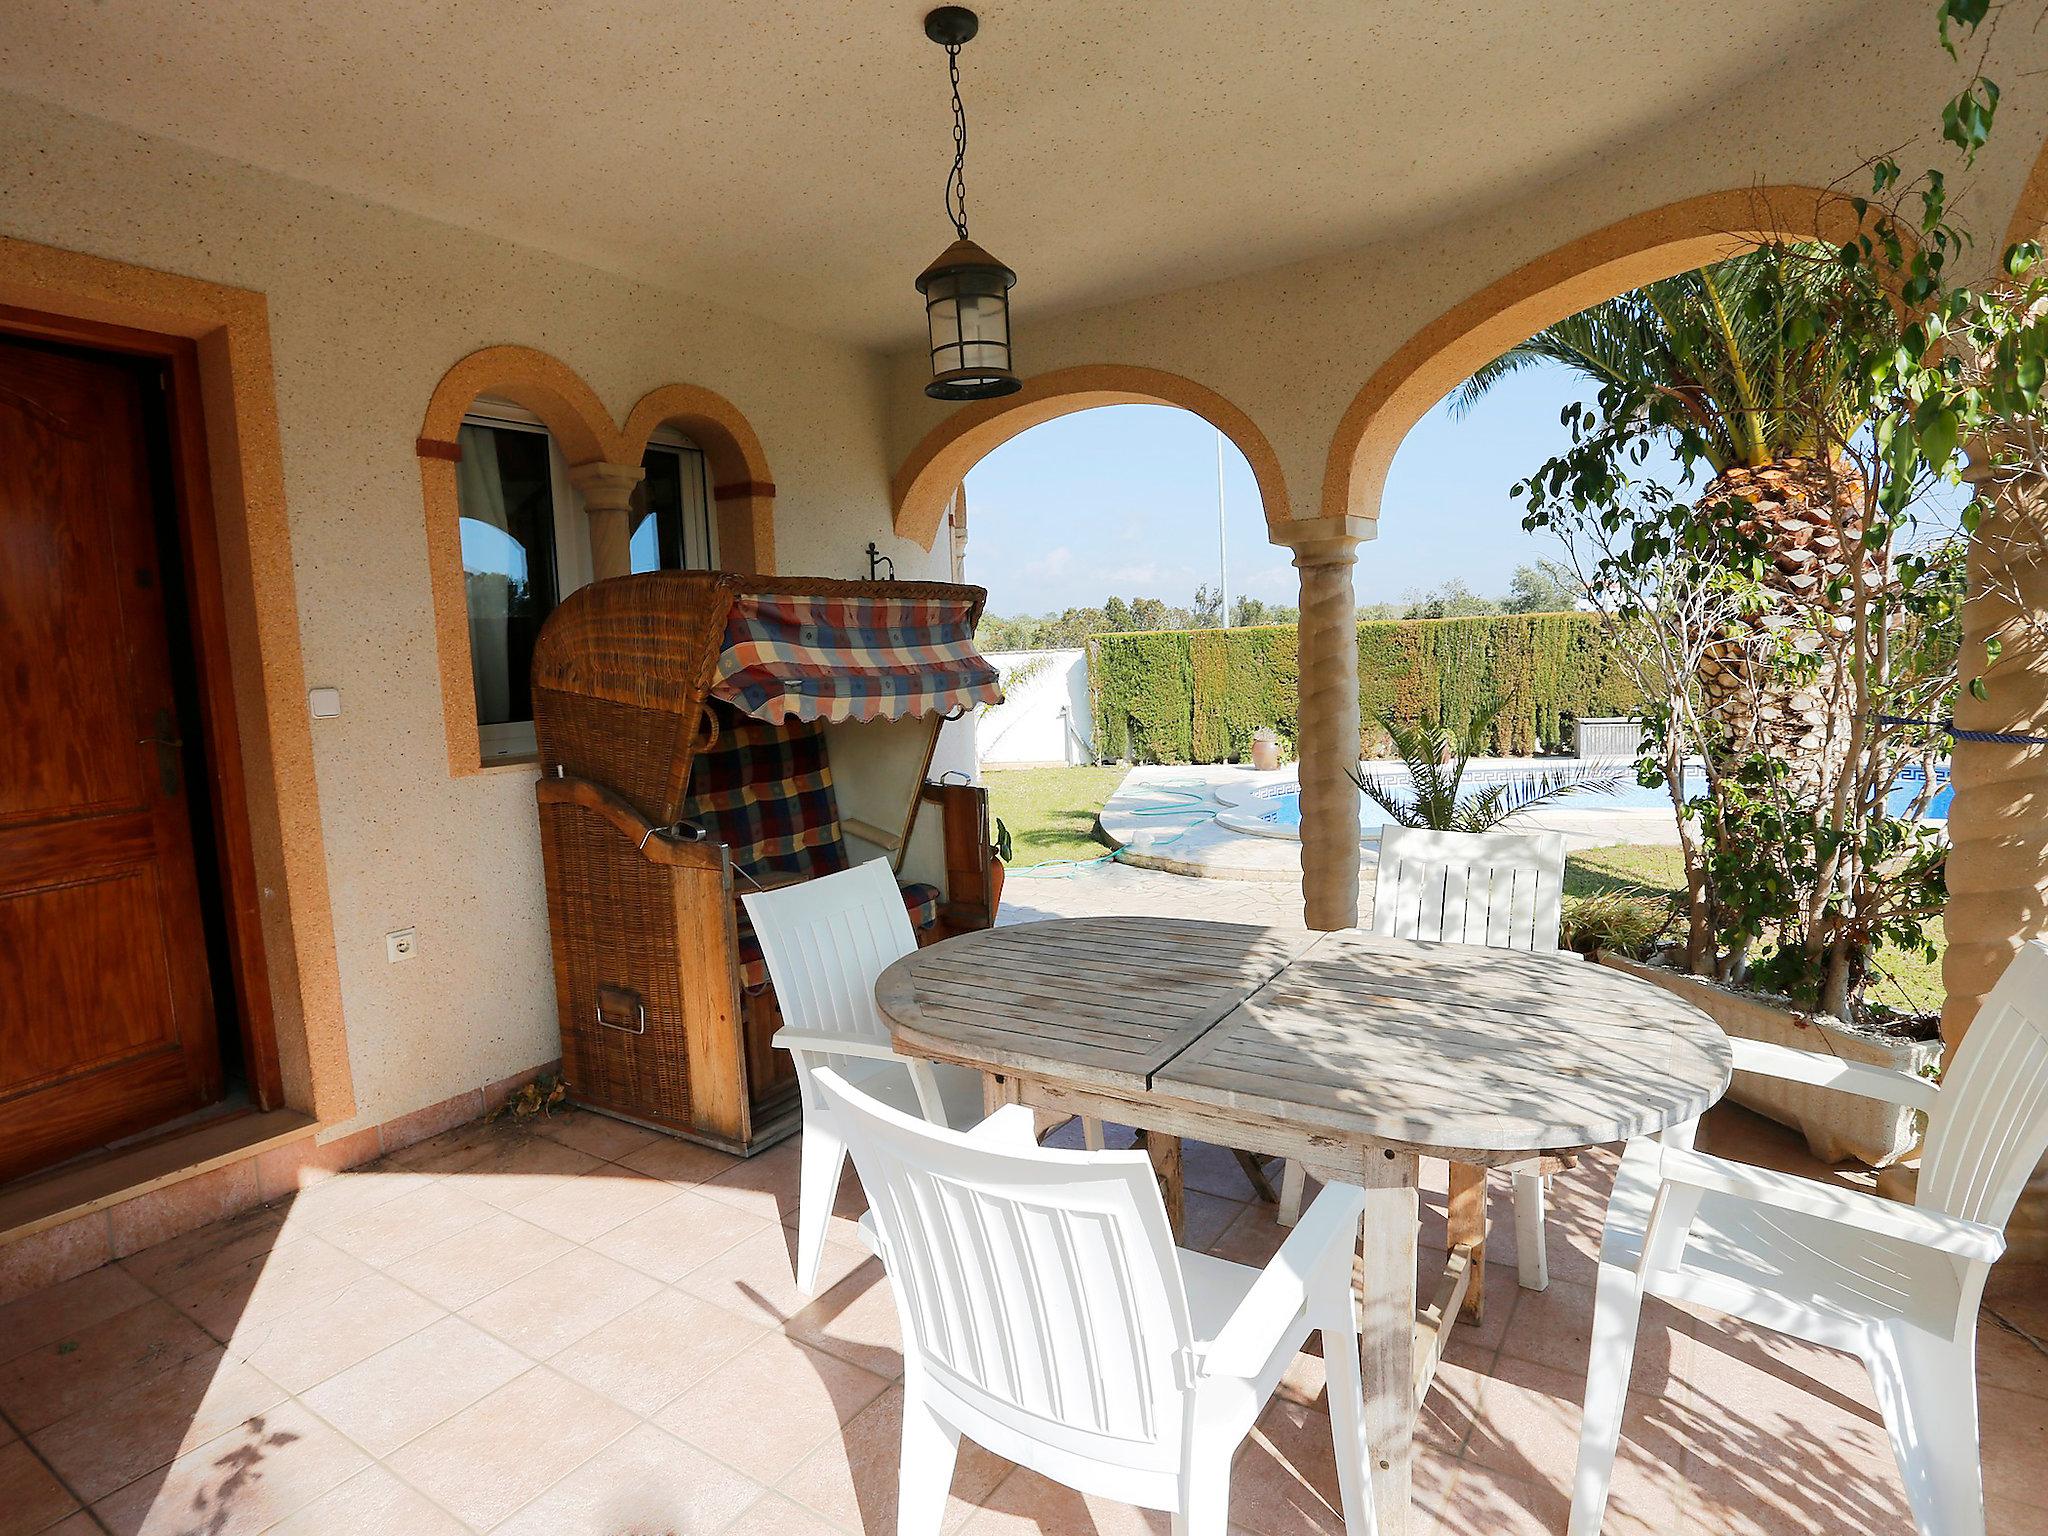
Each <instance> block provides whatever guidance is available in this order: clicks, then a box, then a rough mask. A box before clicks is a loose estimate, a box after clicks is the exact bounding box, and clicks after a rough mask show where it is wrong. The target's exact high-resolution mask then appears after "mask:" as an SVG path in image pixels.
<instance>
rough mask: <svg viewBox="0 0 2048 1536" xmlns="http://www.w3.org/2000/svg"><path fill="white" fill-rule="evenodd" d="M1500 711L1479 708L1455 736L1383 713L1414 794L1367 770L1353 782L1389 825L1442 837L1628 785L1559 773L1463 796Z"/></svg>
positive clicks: (1589, 774) (1592, 774) (1613, 776)
mask: <svg viewBox="0 0 2048 1536" xmlns="http://www.w3.org/2000/svg"><path fill="white" fill-rule="evenodd" d="M1498 713H1500V706H1499V704H1497V703H1496V704H1492V705H1489V706H1484V707H1482V708H1480V709H1479V710H1477V711H1475V712H1474V714H1473V716H1472V718H1471V719H1470V720H1469V721H1468V722H1466V725H1465V729H1464V730H1463V731H1462V732H1460V733H1459V734H1458V736H1457V737H1456V738H1453V737H1452V735H1451V733H1450V731H1449V730H1447V729H1446V728H1445V727H1444V726H1442V725H1439V724H1437V723H1435V722H1433V721H1428V720H1425V721H1422V722H1421V723H1419V724H1416V725H1404V724H1403V723H1402V722H1401V721H1399V720H1396V719H1395V718H1394V717H1393V715H1392V714H1391V713H1389V712H1384V711H1383V712H1382V713H1381V714H1380V717H1379V722H1380V727H1381V729H1383V730H1384V731H1385V732H1386V733H1387V736H1388V738H1389V739H1390V740H1391V741H1392V742H1393V743H1394V752H1395V754H1396V755H1397V756H1398V757H1399V758H1400V759H1401V766H1402V768H1403V769H1405V770H1406V771H1407V774H1408V783H1409V786H1410V789H1411V791H1412V793H1410V794H1409V795H1407V796H1406V797H1403V796H1402V795H1400V794H1399V793H1398V792H1396V791H1395V790H1393V789H1392V788H1390V787H1389V786H1387V785H1386V784H1384V783H1383V782H1382V781H1381V780H1380V779H1379V778H1378V777H1377V776H1375V775H1372V774H1368V773H1366V772H1364V771H1363V770H1361V769H1357V768H1354V769H1352V770H1351V777H1352V779H1353V780H1354V781H1355V782H1356V783H1357V785H1358V787H1359V789H1361V790H1362V791H1364V793H1365V795H1366V797H1367V798H1368V799H1370V800H1371V801H1372V802H1373V803H1374V804H1375V805H1377V806H1378V807H1379V808H1380V809H1381V810H1383V811H1385V812H1386V813H1387V817H1388V819H1389V820H1391V821H1394V822H1397V823H1398V824H1399V825H1401V826H1404V827H1428V828H1430V829H1431V830H1433V831H1437V832H1486V831H1490V830H1492V829H1493V828H1494V827H1497V826H1499V825H1500V824H1501V823H1502V822H1505V821H1507V820H1509V819H1510V818H1511V817H1515V816H1520V815H1522V814H1523V813H1525V812H1528V811H1533V810H1535V809H1536V808H1537V807H1539V806H1544V805H1550V804H1553V803H1555V802H1556V801H1559V800H1562V799H1564V798H1565V797H1566V796H1567V795H1577V794H1598V793H1604V792H1606V791H1608V790H1611V789H1614V788H1616V787H1617V786H1618V785H1619V784H1620V783H1621V779H1622V775H1621V770H1620V769H1618V768H1586V767H1581V768H1560V769H1551V770H1548V771H1544V772H1539V773H1525V774H1521V775H1518V776H1517V777H1515V778H1512V779H1502V780H1497V781H1495V782H1493V783H1490V784H1488V785H1486V786H1485V787H1484V788H1482V789H1476V790H1474V791H1473V792H1472V793H1471V794H1469V795H1467V794H1463V793H1461V791H1462V786H1463V784H1464V780H1465V769H1466V766H1467V765H1468V764H1470V763H1471V761H1472V759H1473V758H1474V757H1477V756H1478V755H1479V747H1480V744H1481V743H1482V742H1483V741H1484V740H1485V739H1486V732H1487V731H1488V729H1489V728H1490V727H1491V726H1492V725H1493V717H1494V716H1495V715H1497V714H1498Z"/></svg>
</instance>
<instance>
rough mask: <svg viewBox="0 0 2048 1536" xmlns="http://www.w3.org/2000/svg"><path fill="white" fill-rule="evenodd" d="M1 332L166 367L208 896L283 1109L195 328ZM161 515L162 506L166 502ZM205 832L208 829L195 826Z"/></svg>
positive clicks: (47, 326) (92, 326)
mask: <svg viewBox="0 0 2048 1536" xmlns="http://www.w3.org/2000/svg"><path fill="white" fill-rule="evenodd" d="M0 337H7V338H19V339H22V340H27V341H53V342H61V343H63V344H65V345H67V346H77V347H82V348H89V349H90V350H91V351H93V352H95V353H98V354H100V355H102V356H111V357H116V358H124V357H125V358H135V359H139V360H142V361H145V362H154V363H158V364H161V365H162V367H163V374H162V377H163V380H164V400H163V410H164V424H165V429H166V430H165V434H164V449H165V451H166V452H167V453H168V455H169V462H168V463H167V464H165V465H163V466H161V468H162V469H163V470H165V471H167V472H168V473H167V474H166V475H165V481H166V483H167V484H168V485H169V487H170V492H171V499H172V505H171V507H170V509H169V511H170V515H171V519H172V522H173V524H174V525H175V528H176V537H177V541H178V563H179V567H180V574H181V576H182V578H183V585H184V588H185V600H186V612H187V616H188V624H187V626H186V627H187V631H188V633H187V634H186V636H185V639H186V641H187V644H188V646H189V649H190V652H191V654H190V656H189V658H187V657H178V656H175V655H174V656H173V657H172V659H171V666H172V667H173V669H174V670H175V669H176V668H177V667H178V666H179V665H180V664H181V662H184V661H188V660H189V662H190V664H191V666H192V668H193V672H194V676H195V680H196V682H197V684H198V688H197V693H198V701H199V719H198V720H197V721H195V722H193V723H194V724H195V725H197V727H198V729H199V732H200V743H201V753H202V755H203V757H204V759H205V762H206V765H207V768H208V769H209V770H210V771H209V772H208V774H207V780H208V783H207V796H208V799H209V800H210V801H211V808H210V814H209V817H208V819H209V820H210V822H211V823H212V836H213V843H214V857H215V866H216V868H217V869H218V871H219V875H220V880H219V884H220V889H219V890H217V891H213V892H208V891H205V890H202V891H201V892H200V899H201V901H202V902H204V901H207V900H214V901H218V902H219V904H220V907H221V914H220V915H221V916H222V918H223V919H224V920H225V922H226V925H227V933H228V966H229V974H228V975H227V976H216V977H215V978H214V982H215V985H216V986H220V985H222V984H225V986H226V987H227V990H228V991H229V993H230V994H231V995H232V998H233V1005H234V1010H235V1024H236V1029H237V1031H238V1032H239V1034H240V1036H241V1042H242V1060H243V1066H244V1070H245V1071H246V1073H247V1075H248V1079H249V1097H250V1098H251V1100H252V1101H253V1102H254V1104H255V1107H256V1108H258V1109H281V1108H283V1107H284V1080H283V1077H282V1074H281V1073H280V1072H279V1070H278V1060H277V1028H276V1021H275V1019H274V1017H273V1014H272V1010H271V1006H270V981H269V975H268V972H267V971H266V969H265V967H264V963H263V950H264V945H263V927H262V920H261V901H260V898H259V892H260V890H261V886H260V885H259V884H258V882H257V877H256V860H255V854H254V850H253V849H252V848H251V846H250V838H249V797H248V786H247V782H246V769H245V765H244V763H243V760H242V743H241V739H240V737H239V735H238V733H237V732H236V730H235V694H234V676H233V672H232V670H231V668H230V666H229V662H228V644H227V601H226V598H225V596H224V594H223V591H222V587H221V573H220V540H219V535H218V530H217V529H216V528H215V526H214V518H213V490H212V483H211V477H210V476H209V474H208V472H207V463H206V437H205V426H204V414H205V413H204V408H203V406H202V404H201V396H200V392H199V349H198V347H197V345H196V344H195V343H194V342H193V341H192V340H191V339H190V338H189V337H185V336H163V335H158V334H156V333H154V332H150V331H140V330H136V329H134V328H133V327H130V326H120V325H108V324H105V323H102V322H98V321H90V320H79V319H74V318H67V317H64V316H58V315H48V314H43V313H40V312H38V311H34V310H23V309H17V308H14V307H13V306H10V305H5V304H0ZM158 510H159V512H161V511H162V509H158ZM194 830H195V832H196V831H197V830H198V829H197V828H195V829H194Z"/></svg>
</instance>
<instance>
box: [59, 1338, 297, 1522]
mask: <svg viewBox="0 0 2048 1536" xmlns="http://www.w3.org/2000/svg"><path fill="white" fill-rule="evenodd" d="M284 1397H285V1392H284V1389H283V1388H282V1387H280V1386H278V1385H277V1383H275V1382H273V1381H271V1380H270V1379H269V1378H268V1377H266V1376H264V1375H263V1374H262V1373H261V1372H259V1371H253V1370H251V1369H249V1367H247V1366H245V1365H242V1364H241V1363H239V1362H238V1361H234V1360H231V1359H229V1358H228V1357H227V1356H226V1355H225V1354H224V1353H223V1352H221V1351H220V1350H212V1351H209V1352H208V1353H206V1354H204V1355H195V1356H194V1357H193V1358H192V1359H190V1360H187V1361H186V1362H185V1363H184V1364H183V1365H179V1366H176V1367H174V1368H172V1369H171V1370H168V1371H165V1372H163V1373H161V1374H160V1375H156V1376H152V1377H151V1378H150V1379H149V1380H148V1381H147V1382H145V1383H143V1384H142V1385H141V1386H140V1387H138V1388H136V1389H135V1390H134V1391H132V1392H126V1393H123V1394H122V1395H121V1396H119V1397H114V1398H108V1399H106V1400H104V1401H102V1402H99V1403H95V1404H94V1405H93V1406H92V1407H90V1408H87V1409H84V1410H83V1411H81V1412H79V1413H75V1414H73V1415H71V1417H69V1418H68V1419H59V1420H58V1421H57V1422H56V1423H55V1424H52V1425H51V1426H50V1427H49V1428H48V1429H45V1430H40V1431H38V1432H37V1433H36V1434H34V1435H33V1436H31V1437H30V1438H31V1440H32V1441H33V1442H34V1444H35V1446H36V1449H38V1450H39V1451H41V1452H42V1453H43V1455H44V1456H45V1457H47V1458H48V1460H49V1463H50V1465H51V1466H53V1467H55V1468H56V1469H57V1471H58V1473H59V1475H60V1476H62V1477H63V1479H64V1480H65V1481H66V1482H67V1483H69V1484H70V1485H71V1486H72V1487H73V1488H75V1489H77V1490H78V1493H79V1496H80V1497H81V1498H84V1499H85V1500H87V1501H88V1502H90V1501H92V1500H95V1499H99V1498H101V1497H103V1496H105V1495H107V1494H110V1493H112V1492H113V1491H114V1490H115V1489H117V1488H120V1487H122V1486H123V1485H124V1484H127V1483H130V1482H133V1481H134V1480H135V1479H136V1478H139V1477H141V1476H143V1475H144V1474H145V1473H149V1472H153V1471H155V1470H156V1469H157V1468H159V1467H162V1466H164V1465H166V1464H167V1463H169V1462H171V1461H172V1460H174V1459H176V1458H177V1457H179V1456H182V1455H184V1454H185V1453H186V1452H188V1451H191V1450H193V1449H194V1448H195V1447H198V1446H201V1445H204V1444H205V1443H206V1442H207V1441H209V1440H212V1439H214V1438H215V1437H216V1436H219V1435H222V1434H225V1433H226V1432H227V1431H228V1430H230V1429H233V1428H234V1427H235V1426H236V1425H237V1424H240V1423H241V1422H242V1421H243V1420H245V1419H248V1418H250V1417H251V1416H252V1415H255V1414H260V1413H265V1412H267V1411H269V1410H270V1409H272V1408H274V1407H276V1406H277V1404H279V1403H280V1402H282V1401H283V1400H284Z"/></svg>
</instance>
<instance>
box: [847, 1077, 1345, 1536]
mask: <svg viewBox="0 0 2048 1536" xmlns="http://www.w3.org/2000/svg"><path fill="white" fill-rule="evenodd" d="M812 1078H813V1087H814V1089H815V1091H816V1092H817V1094H818V1095H819V1097H820V1099H821V1100H822V1101H823V1102H825V1103H826V1104H828V1105H829V1106H830V1109H831V1113H832V1116H833V1118H834V1120H835V1122H836V1123H837V1124H838V1125H839V1126H840V1128H841V1129H842V1131H843V1132H844V1134H845V1136H846V1140H847V1144H848V1145H849V1146H850V1147H851V1149H852V1152H853V1161H854V1166H855V1167H857V1168H858V1169H859V1170H860V1177H861V1183H862V1184H863V1185H864V1186H865V1187H866V1189H867V1192H868V1200H869V1209H868V1214H867V1215H866V1216H865V1217H863V1218H862V1221H861V1229H862V1231H863V1232H864V1233H866V1234H867V1235H868V1237H869V1240H870V1242H871V1243H872V1244H873V1246H874V1248H875V1251H876V1252H877V1253H878V1254H880V1256H881V1259H882V1264H883V1267H884V1268H885V1269H886V1270H887V1271H888V1275H889V1281H890V1286H891V1289H892V1290H893V1291H894V1292H895V1296H896V1308H897V1312H898V1315H899V1318H900V1320H901V1324H902V1334H903V1387H904V1398H903V1449H902V1466H901V1481H900V1485H899V1487H900V1491H899V1493H898V1495H897V1509H896V1527H895V1528H896V1531H897V1532H898V1536H936V1533H937V1532H938V1530H939V1526H940V1522H941V1519H942V1518H943V1516H944V1514H945V1509H946V1494H947V1490H948V1488H949V1486H950V1484H951V1482H952V1478H953V1463H954V1458H955V1455H956V1453H957V1451H958V1448H959V1442H960V1437H961V1436H962V1435H965V1436H967V1437H968V1438H969V1439H971V1440H973V1441H975V1442H976V1443H978V1444H980V1445H984V1446H986V1447H987V1448H988V1449H989V1450H991V1451H994V1452H995V1453H996V1454H997V1455H999V1456H1004V1457H1007V1458H1008V1459H1009V1460H1011V1461H1014V1462H1017V1463H1019V1464H1020V1465H1023V1466H1027V1467H1030V1468H1032V1469H1033V1470H1035V1471H1037V1472H1039V1473H1041V1474H1043V1475H1044V1476H1046V1477H1049V1478H1052V1479H1054V1480H1056V1481H1058V1482H1061V1483H1064V1484H1066V1485H1067V1486H1068V1487H1070V1488H1076V1489H1079V1490H1081V1491H1082V1492H1084V1493H1094V1494H1100V1495H1103V1496H1105V1497H1108V1498H1112V1499H1117V1500H1119V1501H1121V1502H1124V1503H1129V1504H1137V1505H1140V1506H1143V1507H1145V1508H1149V1509H1164V1510H1169V1511H1171V1512H1172V1514H1173V1529H1174V1532H1175V1533H1176V1536H1223V1532H1224V1529H1225V1525H1226V1522H1227V1518H1228V1509H1229V1502H1230V1463H1231V1458H1232V1457H1233V1456H1234V1455H1235V1453H1236V1451H1237V1448H1238V1446H1239V1445H1240V1444H1241V1443H1242V1442H1243V1440H1244V1438H1245V1436H1246V1435H1247V1434H1248V1433H1250V1431H1251V1428H1252V1424H1253V1422H1254V1421H1255V1420H1256V1419H1257V1418H1258V1416H1259V1413H1260V1411H1261V1410H1262V1409H1263V1408H1264V1407H1265V1405H1266V1403H1267V1401H1268V1400H1269V1399H1270V1398H1271V1396H1272V1394H1273V1389H1274V1387H1275V1386H1276V1385H1277V1384H1278V1382H1279V1380H1280V1376H1281V1373H1282V1372H1284V1371H1285V1370H1286V1369H1287V1366H1288V1365H1289V1363H1290V1362H1292V1360H1293V1359H1294V1357H1295V1355H1296V1354H1297V1353H1299V1351H1300V1349H1301V1347H1302V1345H1303V1344H1304V1343H1305V1342H1306V1341H1307V1339H1308V1336H1309V1335H1310V1334H1311V1333H1321V1334H1322V1336H1323V1358H1324V1360H1325V1362H1326V1363H1327V1367H1328V1372H1329V1387H1330V1421H1331V1425H1332V1428H1333V1432H1334V1436H1335V1440H1336V1453H1337V1476H1338V1486H1339V1489H1340V1493H1341V1498H1342V1502H1343V1506H1344V1524H1345V1529H1346V1530H1347V1531H1350V1532H1352V1533H1354V1536H1369V1533H1370V1532H1372V1530H1373V1529H1374V1524H1373V1516H1372V1492H1371V1485H1370V1483H1369V1482H1368V1480H1367V1477H1366V1464H1365V1455H1366V1447H1365V1438H1364V1430H1363V1427H1362V1421H1363V1417H1364V1408H1363V1402H1362V1397H1361V1389H1360V1379H1359V1368H1358V1326H1357V1313H1356V1309H1355V1304H1354V1302H1353V1300H1352V1293H1351V1261H1352V1255H1353V1254H1354V1253H1355V1252H1356V1250H1357V1247H1358V1229H1359V1218H1360V1216H1361V1214H1362V1212H1363V1209H1364V1204H1365V1197H1364V1195H1363V1194H1362V1193H1361V1192H1360V1191H1359V1190H1358V1189H1356V1188H1354V1187H1353V1186H1350V1185H1346V1184H1333V1185H1330V1186H1329V1187H1327V1188H1326V1189H1324V1191H1323V1192H1322V1194H1321V1195H1320V1196H1319V1197H1318V1198H1317V1200H1316V1202H1315V1204H1314V1205H1313V1206H1312V1207H1310V1209H1309V1211H1308V1213H1307V1214H1306V1215H1305V1216H1304V1217H1303V1219H1302V1221H1301V1223H1300V1225H1299V1226H1297V1227H1296V1228H1295V1230H1294V1231H1293V1232H1292V1233H1290V1234H1289V1236H1288V1238H1287V1241H1286V1243H1285V1244H1284V1245H1282V1247H1281V1249H1280V1251H1279V1253H1278V1254H1277V1255H1275V1256H1274V1258H1273V1261H1272V1262H1271V1263H1270V1264H1268V1265H1267V1266H1266V1267H1265V1268H1264V1269H1263V1270H1258V1269H1251V1268H1248V1267H1247V1266H1245V1265H1242V1264H1233V1263H1230V1262H1228V1261H1226V1260H1223V1259H1216V1258H1211V1257H1209V1256H1207V1255H1205V1254H1199V1253H1191V1252H1188V1251H1187V1250H1185V1249H1177V1248H1175V1247H1174V1243H1173V1235H1172V1233H1171V1231H1170V1230H1169V1229H1168V1227H1167V1222H1166V1209H1165V1206H1164V1205H1163V1204H1162V1202H1161V1200H1160V1197H1159V1186H1158V1184H1157V1183H1156V1182H1155V1180H1154V1177H1153V1172H1152V1164H1151V1162H1150V1160H1149V1159H1148V1158H1147V1157H1146V1156H1145V1154H1144V1153H1142V1152H1067V1151H1053V1150H1049V1149H1045V1148H1041V1147H1039V1146H1038V1145H1037V1143H1036V1141H1035V1140H1034V1138H1033V1136H1032V1117H1031V1112H1030V1111H1029V1110H1028V1109H1026V1108H1024V1107H1023V1106H1021V1105H1010V1106H1007V1107H1005V1108H1003V1109H1001V1110H998V1111H997V1112H996V1113H995V1114H994V1115H992V1116H990V1117H989V1118H988V1119H987V1120H986V1121H984V1122H983V1123H982V1125H981V1126H979V1127H978V1128H977V1129H975V1130H974V1131H972V1132H969V1133H967V1134H964V1135H963V1134H960V1133H957V1132H953V1131H947V1130H942V1129H939V1128H938V1127H935V1126H932V1125H928V1124H926V1123H924V1122H922V1121H919V1120H916V1119H913V1118H912V1117H910V1116H908V1115H905V1114H903V1113H902V1112H900V1111H899V1110H896V1109H892V1108H890V1107H889V1106H887V1105H884V1104H880V1103H877V1102H876V1101H874V1100H873V1099H870V1098H868V1097H866V1096H865V1095H863V1094H862V1093H860V1092H859V1091H858V1090H856V1089H854V1088H852V1087H851V1086H850V1085H849V1084H847V1083H846V1082H845V1081H844V1080H843V1079H842V1078H840V1077H839V1075H838V1074H837V1073H835V1072H833V1071H831V1070H830V1069H829V1068H827V1069H823V1070H819V1071H815V1072H814V1073H813V1074H812Z"/></svg>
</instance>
